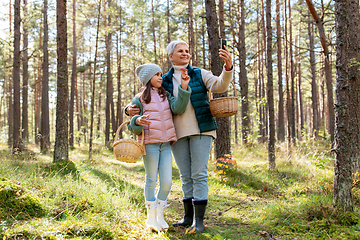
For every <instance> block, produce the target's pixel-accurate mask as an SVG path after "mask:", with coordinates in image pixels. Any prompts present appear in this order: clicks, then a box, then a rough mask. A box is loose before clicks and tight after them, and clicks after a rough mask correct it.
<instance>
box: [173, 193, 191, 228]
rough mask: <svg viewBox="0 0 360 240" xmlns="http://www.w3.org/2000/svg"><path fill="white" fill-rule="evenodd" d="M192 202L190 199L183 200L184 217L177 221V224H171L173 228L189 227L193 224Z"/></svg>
mask: <svg viewBox="0 0 360 240" xmlns="http://www.w3.org/2000/svg"><path fill="white" fill-rule="evenodd" d="M192 200H193V199H192V198H186V199H183V204H184V211H185V215H184V218H183V219H182V220H181V221H179V222H177V223H173V226H174V227H189V226H191V224H192V223H193V218H194V207H193V204H192Z"/></svg>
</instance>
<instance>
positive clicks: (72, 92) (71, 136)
mask: <svg viewBox="0 0 360 240" xmlns="http://www.w3.org/2000/svg"><path fill="white" fill-rule="evenodd" d="M75 20H76V0H73V9H72V21H73V39H72V40H73V42H72V44H73V45H72V48H73V59H72V67H71V90H70V104H69V123H70V129H69V130H70V132H69V144H70V147H71V148H73V147H74V100H75V83H76V57H77V48H76V21H75Z"/></svg>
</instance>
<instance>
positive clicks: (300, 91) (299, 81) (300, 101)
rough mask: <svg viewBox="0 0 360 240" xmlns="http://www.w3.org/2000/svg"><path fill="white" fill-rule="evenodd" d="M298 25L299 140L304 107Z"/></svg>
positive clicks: (302, 127)
mask: <svg viewBox="0 0 360 240" xmlns="http://www.w3.org/2000/svg"><path fill="white" fill-rule="evenodd" d="M300 26H301V24H299V35H298V37H299V41H298V53H297V55H298V67H297V69H298V96H299V104H298V106H299V108H298V109H299V115H300V135H299V139H300V140H301V138H302V135H303V131H304V130H305V129H304V127H305V126H304V109H303V97H302V85H301V83H302V79H301V56H300V39H301V32H300Z"/></svg>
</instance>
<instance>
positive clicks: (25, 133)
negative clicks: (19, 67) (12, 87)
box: [0, 0, 29, 144]
mask: <svg viewBox="0 0 360 240" xmlns="http://www.w3.org/2000/svg"><path fill="white" fill-rule="evenodd" d="M24 19H25V21H26V19H27V0H24ZM23 32H24V34H23V46H24V48H23V55H22V56H23V58H22V62H23V85H22V123H21V124H22V125H21V126H22V127H21V128H22V135H21V139H22V142H23V144H25V143H27V142H28V141H29V119H28V118H29V116H28V88H29V69H28V62H29V59H28V58H29V56H28V30H27V26H26V24H24V26H23ZM0 113H1V112H0Z"/></svg>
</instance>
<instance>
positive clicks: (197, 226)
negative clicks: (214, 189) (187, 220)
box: [185, 200, 207, 234]
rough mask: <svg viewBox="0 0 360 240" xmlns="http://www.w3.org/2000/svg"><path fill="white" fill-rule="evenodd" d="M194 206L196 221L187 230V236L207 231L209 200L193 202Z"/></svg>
mask: <svg viewBox="0 0 360 240" xmlns="http://www.w3.org/2000/svg"><path fill="white" fill-rule="evenodd" d="M193 205H194V213H195V214H194V220H193V223H192V225H191V227H190V228H188V229H187V230H186V233H185V234H192V233H199V232H203V231H204V230H205V226H204V215H205V210H206V205H207V200H200V201H195V200H194V201H193Z"/></svg>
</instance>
